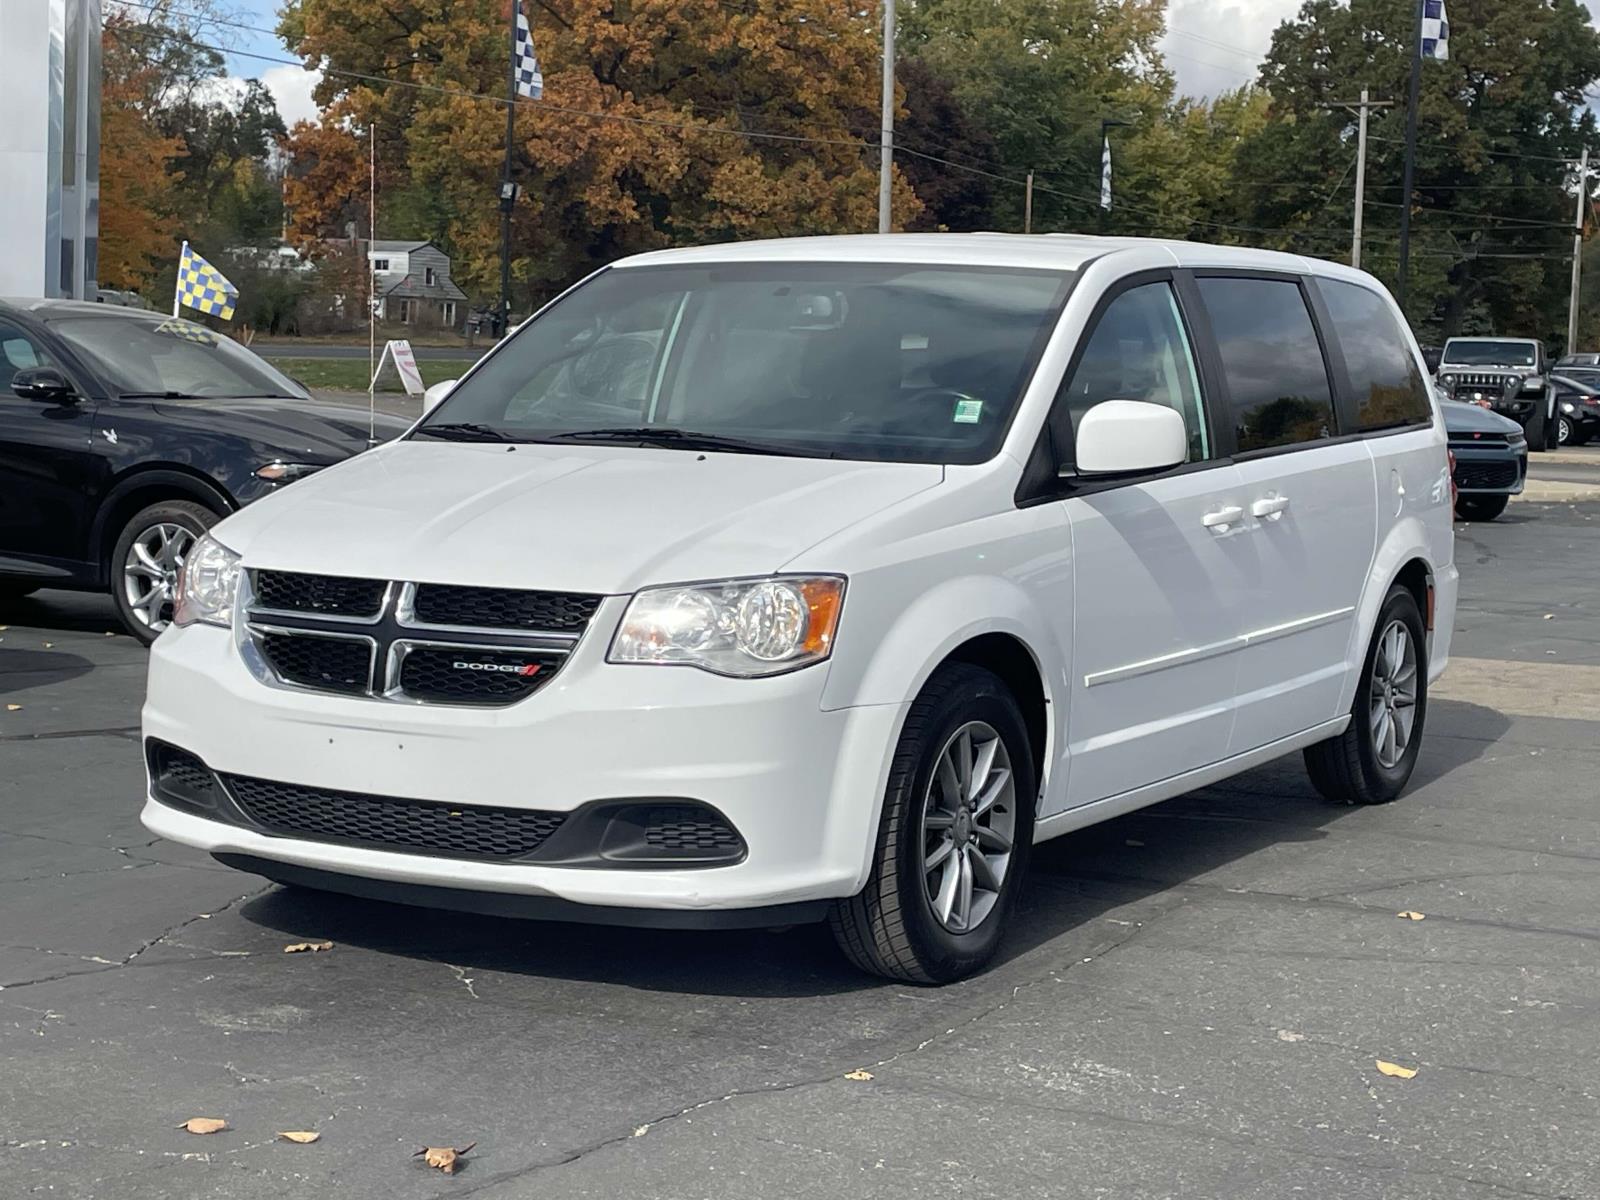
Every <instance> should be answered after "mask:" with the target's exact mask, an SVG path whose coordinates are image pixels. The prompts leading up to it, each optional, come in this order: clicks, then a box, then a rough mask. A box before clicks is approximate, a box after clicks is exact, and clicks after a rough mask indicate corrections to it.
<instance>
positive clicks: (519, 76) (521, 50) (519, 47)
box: [511, 0, 544, 100]
mask: <svg viewBox="0 0 1600 1200" xmlns="http://www.w3.org/2000/svg"><path fill="white" fill-rule="evenodd" d="M511 2H512V3H513V4H515V5H516V6H517V41H516V45H515V47H514V48H513V49H512V51H511V67H512V70H513V71H514V72H515V73H516V80H517V95H519V96H526V97H527V98H528V99H530V100H537V99H539V98H540V97H541V96H543V95H544V73H543V72H542V71H540V70H539V56H538V55H537V54H535V53H534V52H533V29H532V28H531V27H530V26H529V24H528V14H527V12H526V11H525V10H524V9H523V7H522V0H511Z"/></svg>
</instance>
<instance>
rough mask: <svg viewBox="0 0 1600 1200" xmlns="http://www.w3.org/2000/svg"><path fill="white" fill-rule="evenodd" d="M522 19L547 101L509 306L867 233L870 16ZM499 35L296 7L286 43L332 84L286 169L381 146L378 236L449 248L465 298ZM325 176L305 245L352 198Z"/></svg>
mask: <svg viewBox="0 0 1600 1200" xmlns="http://www.w3.org/2000/svg"><path fill="white" fill-rule="evenodd" d="M530 8H531V11H532V14H533V18H534V41H535V44H536V46H537V48H538V51H539V56H540V59H541V62H542V65H543V68H544V79H545V92H544V100H543V101H540V102H532V101H525V102H522V103H520V104H519V105H518V106H517V113H516V139H515V142H514V145H513V150H514V167H515V174H516V179H517V182H518V183H519V184H520V185H521V187H522V198H521V200H520V201H519V203H518V205H517V208H516V211H515V215H514V246H515V258H514V262H513V272H514V278H515V285H516V290H517V307H518V308H520V309H522V310H524V311H525V310H526V308H527V307H528V306H529V305H530V304H532V303H534V302H536V301H537V300H538V299H540V298H542V297H544V296H547V295H549V294H550V293H551V292H552V291H554V290H556V289H557V288H559V287H561V286H563V285H564V284H565V283H567V282H570V281H571V280H572V279H574V278H576V277H578V276H580V275H582V274H584V273H585V272H587V271H588V270H591V269H593V268H594V267H596V266H599V265H601V264H603V263H605V262H608V261H610V260H612V259H614V258H616V257H618V256H619V255H622V254H626V253H630V252H633V251H638V250H645V249H650V248H654V247H658V246H663V245H668V244H682V243H687V242H700V241H709V240H717V239H726V238H732V237H753V236H768V235H776V234H795V233H821V232H838V231H841V230H857V231H866V230H871V229H874V228H875V227H876V206H877V153H876V150H875V148H874V147H873V143H875V141H876V134H875V132H874V130H875V127H876V125H877V106H878V86H877V61H878V57H877V34H876V24H875V22H876V19H877V18H876V16H875V15H874V14H873V13H872V12H871V11H870V10H859V9H850V8H846V7H844V6H840V5H838V4H836V3H832V2H831V0H734V2H730V3H726V4H718V5H708V4H704V3H694V2H692V0H653V2H652V3H642V2H636V3H626V2H624V3H611V2H610V0H606V2H604V3H602V2H601V0H551V2H550V3H541V4H538V5H530ZM508 16H509V14H508V11H507V9H506V7H505V4H504V0H455V2H453V3H445V2H444V0H391V2H389V3H386V4H383V5H381V6H379V5H373V4H370V3H368V2H367V0H293V2H291V3H290V4H288V5H287V7H286V8H285V10H284V14H283V22H282V26H281V32H282V33H283V35H284V37H285V40H286V41H287V42H288V43H289V45H290V46H291V47H292V48H293V49H294V50H295V51H296V52H297V53H299V54H301V55H302V56H303V57H305V58H306V60H307V61H308V62H311V63H319V62H320V63H325V64H326V65H327V66H328V67H329V68H331V70H329V71H328V72H327V73H326V74H325V75H324V77H323V82H322V85H321V90H320V92H319V93H318V99H319V100H320V101H321V102H322V103H323V104H324V105H327V106H329V112H328V113H326V114H325V115H324V118H323V121H322V124H321V127H320V130H319V131H312V130H310V129H306V128H297V129H296V131H295V133H294V135H293V136H292V137H291V139H290V142H289V149H290V152H291V153H292V154H293V155H295V156H296V157H298V156H299V155H300V154H302V153H309V154H313V155H316V156H318V158H319V161H321V159H322V158H323V157H326V158H327V159H328V161H329V162H332V161H334V159H336V158H338V159H339V161H345V160H346V159H348V158H349V157H350V155H351V154H352V153H357V151H355V150H353V149H351V147H354V146H355V145H356V143H357V142H358V141H359V140H360V139H361V138H364V137H365V136H367V134H368V131H371V133H372V135H373V136H374V137H375V139H376V149H377V157H378V160H379V166H378V175H379V180H378V183H379V193H380V200H379V209H380V218H379V225H380V230H379V232H380V233H382V234H384V235H386V236H412V237H428V238H432V239H434V240H438V241H441V242H443V243H444V244H445V246H446V248H447V249H449V250H451V251H452V252H453V253H454V256H455V264H454V275H455V278H456V279H457V280H458V281H460V282H461V283H462V284H463V285H464V286H466V287H467V288H468V290H469V291H476V292H477V293H478V294H479V295H493V294H494V292H495V291H496V290H497V282H496V281H497V277H498V262H499V241H500V239H499V213H498V210H497V207H496V199H497V195H498V188H499V177H500V171H501V163H502V156H503V153H504V138H505V109H504V106H503V104H502V103H500V102H498V98H499V97H502V96H504V94H505V86H506V67H507V62H508V57H509V54H510V45H509V34H508V26H507V20H508ZM352 76H360V77H363V78H361V79H359V80H357V79H354V78H352ZM377 80H388V81H391V82H387V83H384V82H376V81H377ZM340 139H343V140H344V142H345V143H346V149H345V150H342V151H335V150H334V149H333V146H332V143H334V142H336V141H338V140H340ZM341 155H342V156H343V157H342V158H341V157H340V156H341ZM299 171H300V169H299V168H298V167H296V168H295V175H299ZM322 177H323V178H325V179H326V181H327V183H328V185H329V186H328V194H326V195H321V196H313V195H312V194H311V193H312V192H313V191H314V190H315V188H316V187H317V186H318V184H317V182H316V180H317V178H318V177H317V176H316V175H314V174H308V175H306V176H304V177H303V179H304V186H302V185H301V181H299V180H296V179H295V178H293V177H292V178H291V183H290V188H289V191H290V199H291V205H292V208H293V212H292V220H293V222H294V228H295V231H296V235H297V236H299V237H311V236H316V235H317V234H318V233H319V232H325V231H326V229H327V228H328V227H329V226H330V225H335V224H337V219H336V218H335V217H333V216H332V215H331V214H334V213H336V212H337V211H338V210H339V209H340V207H341V204H342V203H343V202H342V200H341V199H340V196H341V195H342V194H343V193H344V192H348V190H349V189H348V188H347V187H345V186H344V184H343V183H341V182H340V180H341V179H342V178H343V177H342V176H340V175H339V174H338V172H337V171H335V170H334V169H332V168H331V167H330V168H329V169H328V170H327V171H326V172H323V173H322ZM896 206H897V212H898V214H899V215H900V217H901V219H906V218H910V217H912V216H914V215H915V213H916V211H917V209H918V207H919V205H918V202H917V200H916V198H915V195H914V194H913V192H912V191H911V189H910V187H909V186H908V185H906V184H905V183H904V182H903V181H901V182H900V183H899V185H898V188H897V191H896Z"/></svg>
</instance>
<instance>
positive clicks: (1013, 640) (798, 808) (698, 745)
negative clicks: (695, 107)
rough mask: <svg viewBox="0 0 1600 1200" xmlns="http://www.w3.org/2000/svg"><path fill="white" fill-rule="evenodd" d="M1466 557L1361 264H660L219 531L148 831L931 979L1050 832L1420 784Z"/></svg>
mask: <svg viewBox="0 0 1600 1200" xmlns="http://www.w3.org/2000/svg"><path fill="white" fill-rule="evenodd" d="M1324 347H1326V351H1327V352H1326V353H1325V352H1324ZM1375 480H1376V481H1377V486H1376V487H1374V481H1375ZM1453 561H1454V559H1453V526H1452V521H1451V505H1450V487H1449V476H1448V471H1447V467H1446V445H1445V429H1444V424H1443V421H1442V419H1441V418H1440V417H1439V414H1438V413H1437V411H1436V408H1435V407H1434V405H1433V404H1432V402H1431V395H1430V391H1429V388H1428V385H1427V382H1426V377H1425V375H1424V372H1423V365H1422V358H1421V354H1420V352H1419V350H1418V348H1417V345H1416V343H1415V341H1414V340H1413V339H1412V337H1411V335H1410V333H1409V332H1408V331H1407V330H1406V327H1405V324H1404V319H1403V317H1402V316H1401V314H1400V311H1399V309H1398V308H1397V307H1396V306H1395V304H1394V302H1393V300H1391V299H1390V297H1389V295H1388V294H1387V293H1386V292H1385V291H1384V290H1383V288H1382V286H1381V285H1379V284H1378V283H1377V282H1376V281H1375V280H1373V279H1372V278H1371V276H1368V275H1365V274H1363V273H1361V272H1359V271H1353V270H1350V269H1349V268H1346V267H1341V266H1336V265H1333V264H1328V263H1311V264H1308V262H1307V260H1305V259H1303V258H1300V257H1295V256H1290V255H1283V254H1273V253H1267V252H1261V251H1251V250H1241V249H1238V248H1234V247H1213V246H1204V245H1197V244H1193V243H1188V242H1157V241H1124V240H1100V239H1094V238H1077V237H1063V236H1043V237H1004V236H993V235H970V236H960V235H933V236H910V235H907V236H896V237H889V238H880V237H845V238H818V239H798V240H790V241H773V242H752V243H748V244H744V245H732V246H707V247H700V248H695V249H684V250H674V251H665V252H659V253H653V254H646V255H643V256H640V257H637V258H632V259H628V260H625V261H623V262H621V263H617V264H614V265H613V266H611V267H609V268H607V269H605V270H603V271H600V272H599V273H597V274H595V275H593V276H591V277H590V278H589V279H588V280H587V281H586V282H584V283H582V284H581V285H579V286H578V287H576V288H574V289H573V290H571V291H569V292H568V293H567V294H565V295H564V296H563V297H561V298H560V299H558V300H557V301H555V302H554V303H553V304H552V305H551V306H549V307H548V308H546V309H545V310H544V311H543V312H542V313H541V314H540V315H538V316H536V317H535V318H533V319H532V320H531V321H530V322H527V323H525V324H524V325H523V326H522V327H520V328H519V329H518V331H517V332H516V333H515V334H513V335H512V336H511V337H510V338H509V339H507V340H506V341H505V342H504V343H502V344H501V345H499V346H497V347H496V348H495V349H494V351H493V352H491V353H490V354H488V355H487V356H485V358H484V359H483V360H482V361H480V362H479V363H478V364H477V365H476V366H475V367H473V368H472V369H471V371H470V372H469V373H468V374H467V375H466V376H465V378H463V379H462V380H461V381H460V382H459V383H458V384H456V386H455V387H454V388H453V389H452V390H451V391H450V393H449V395H448V397H447V398H445V399H444V401H443V402H442V403H440V404H439V405H438V406H437V407H435V408H433V409H432V410H431V411H430V412H429V413H428V415H427V416H426V417H425V418H424V419H423V420H422V421H421V422H420V423H419V424H418V426H417V427H416V428H415V429H413V430H412V431H411V432H410V433H409V434H408V435H407V436H405V437H404V438H402V439H400V440H398V441H396V442H394V443H391V444H390V445H388V446H384V447H381V448H379V449H377V450H374V451H371V452H370V453H368V454H364V455H361V456H360V457H358V458H356V459H355V460H353V461H352V462H350V463H347V464H344V465H342V466H340V467H338V468H337V469H335V470H332V471H328V472H325V473H323V474H321V475H318V476H314V477H313V478H311V479H308V480H306V481H304V482H302V483H299V484H296V485H295V486H294V487H293V488H291V489H289V490H288V491H287V492H285V493H284V494H283V495H281V496H273V497H271V498H269V499H268V500H267V501H266V502H264V503H261V504H257V505H253V506H251V507H249V508H246V509H244V510H243V511H242V512H239V513H236V514H234V515H233V516H231V517H229V518H228V519H227V520H225V521H223V522H221V523H220V524H218V525H217V526H216V527H215V528H214V529H212V530H211V531H210V532H209V533H208V534H207V535H206V536H205V538H204V539H202V541H201V542H200V544H199V545H198V546H197V547H196V549H195V551H194V552H193V553H192V554H191V555H190V557H189V559H188V561H187V563H186V564H185V567H184V574H183V587H182V591H181V595H180V599H179V604H178V610H177V615H176V618H175V621H174V628H173V629H172V630H170V631H169V632H168V633H167V634H165V635H164V636H163V637H162V638H161V640H160V641H159V642H157V643H156V646H155V649H154V651H153V653H152V657H151V669H150V680H149V698H148V701H147V703H146V705H145V708H144V738H145V749H146V756H147V763H148V771H149V774H148V780H147V783H148V787H149V793H148V800H147V803H146V805H145V808H144V810H143V820H144V823H145V825H146V826H147V828H149V829H150V831H151V832H152V833H153V834H156V835H158V836H161V837H164V838H170V839H172V840H174V841H177V842H182V843H185V844H188V845H191V846H197V847H200V848H202V849H204V850H207V851H210V852H211V853H212V854H214V855H215V856H216V857H217V858H218V859H220V860H221V861H222V862H224V863H227V864H230V865H233V866H236V867H239V868H242V869H244V870H247V871H252V872H255V873H258V874H262V875H265V876H266V877H268V878H270V879H275V880H280V881H284V882H288V883H294V884H301V885H307V886H311V887H316V888H326V889H329V890H333V891H339V892H347V893H354V894H359V895H365V896H376V897H386V898H391V899H395V900H401V901H405V902H409V903H415V904H422V905H435V906H443V907H456V908H462V909H467V910H470V911H476V912H496V913H516V914H521V915H526V916H544V917H560V918H564V919H577V920H585V921H609V922H623V923H627V922H637V923H642V924H645V925H649V926H652V927H662V926H688V927H694V928H704V927H708V926H719V925H735V926H737V925H747V926H760V927H764V926H771V925H775V924H789V923H792V922H797V921H803V920H812V919H822V918H826V919H828V920H830V921H831V923H832V926H833V930H834V933H835V934H836V936H837V939H838V941H839V943H840V945H841V947H842V948H843V950H844V952H845V953H846V954H847V955H848V956H849V957H850V958H851V959H852V960H853V961H855V962H856V963H857V964H859V965H860V966H862V967H863V968H865V969H867V970H869V971H874V972H877V973H879V974H882V975H886V976H889V977H892V978H897V979H903V980H908V981H913V982H919V983H934V982H940V981H945V980H950V979H954V978H957V977H959V976H962V975H965V974H968V973H970V972H972V971H974V970H977V969H978V968H980V967H981V966H982V965H983V964H984V963H985V962H987V961H988V960H989V958H990V957H991V956H992V955H993V954H994V953H995V950H996V947H997V945H998V944H999V941H1000V938H1001V935H1002V932H1003V930H1004V929H1005V927H1006V925H1007V923H1008V922H1009V921H1010V920H1011V919H1012V917H1013V915H1014V907H1015V904H1016V900H1017V895H1018V891H1019V889H1020V887H1021V886H1022V881H1023V878H1024V876H1025V873H1026V868H1027V863H1028V857H1029V852H1030V847H1031V846H1032V845H1033V844H1034V843H1035V842H1038V841H1043V840H1045V839H1048V838H1052V837H1055V836H1058V835H1060V834H1063V833H1067V832H1069V831H1071V830H1074V829H1079V828H1081V827H1083V826H1086V825H1089V824H1092V823H1094V822H1097V821H1102V820H1105V819H1107V818H1108V817H1112V816H1115V815H1117V814H1119V813H1125V812H1129V811H1131V810H1133V809H1137V808H1140V807H1143V806H1144V805H1148V804H1153V803H1155V802H1157V801H1160V800H1163V799H1166V798H1168V797H1171V796H1175V795H1178V794H1180V793H1183V792H1187V791H1190V790H1191V789H1193V788H1196V787H1200V786H1203V785H1205V784H1208V783H1211V782H1215V781H1217V780H1220V779H1223V778H1225V777H1228V776H1231V775H1234V774H1237V773H1238V772H1240V771H1244V770H1247V769H1249V768H1251V767H1254V766H1256V765H1258V764H1260V763H1264V762H1266V761H1268V760H1270V759H1274V758H1277V757H1279V756H1281V755H1284V754H1288V753H1291V752H1294V751H1304V755H1305V760H1306V763H1307V765H1308V767H1309V770H1310V775H1311V779H1312V781H1313V782H1314V784H1315V785H1316V787H1317V788H1318V789H1319V790H1320V791H1321V792H1322V793H1323V794H1324V795H1326V796H1328V797H1329V798H1330V799H1333V800H1335V801H1338V802H1341V803H1378V802H1383V801H1388V800H1392V799H1394V798H1395V797H1396V796H1398V795H1399V794H1400V792H1401V790H1402V789H1403V788H1404V787H1405V785H1406V782H1407V780H1408V779H1409V777H1410V774H1411V770H1412V767H1413V765H1414V763H1415V762H1416V757H1417V752H1418V748H1419V746H1420V744H1421V739H1422V734H1423V727H1424V722H1425V718H1426V714H1427V699H1428V683H1429V681H1430V680H1432V679H1434V678H1435V677H1437V675H1438V674H1439V673H1440V672H1441V671H1442V670H1443V669H1444V666H1445V663H1446V660H1447V658H1448V655H1449V650H1450V637H1451V630H1452V626H1453V617H1454V612H1455V602H1456V592H1457V572H1456V568H1455V566H1454V565H1453ZM246 729H247V730H249V731H250V736H248V737H243V736H240V731H241V730H246Z"/></svg>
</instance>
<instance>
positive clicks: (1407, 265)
mask: <svg viewBox="0 0 1600 1200" xmlns="http://www.w3.org/2000/svg"><path fill="white" fill-rule="evenodd" d="M1414 7H1415V8H1416V10H1417V28H1416V32H1415V33H1414V34H1413V35H1412V38H1411V86H1410V90H1409V91H1408V92H1407V93H1406V166H1405V171H1404V178H1403V181H1402V183H1401V185H1400V271H1399V274H1398V276H1397V278H1396V280H1395V283H1396V286H1395V299H1396V300H1398V301H1399V302H1400V311H1401V312H1402V313H1403V312H1405V308H1406V286H1407V284H1409V283H1410V276H1411V189H1412V188H1413V187H1415V186H1416V182H1417V93H1418V92H1419V91H1420V90H1421V89H1422V18H1423V14H1424V13H1425V12H1426V11H1427V5H1426V2H1425V0H1416V2H1415V4H1414Z"/></svg>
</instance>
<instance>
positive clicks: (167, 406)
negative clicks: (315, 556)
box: [0, 300, 407, 642]
mask: <svg viewBox="0 0 1600 1200" xmlns="http://www.w3.org/2000/svg"><path fill="white" fill-rule="evenodd" d="M374 420H375V425H374V427H373V429H372V433H373V434H375V437H376V440H378V441H387V440H388V439H389V438H392V437H394V436H395V435H396V434H398V433H400V432H402V431H403V430H404V429H405V428H406V424H407V423H406V422H405V421H401V420H399V419H397V418H394V417H389V416H385V415H383V414H378V416H377V417H376V418H375V419H374ZM369 444H370V441H369V426H368V414H367V412H366V411H365V410H364V409H360V408H349V407H343V406H339V405H329V404H318V403H316V402H315V401H313V400H312V399H311V396H310V394H309V393H308V392H307V391H306V390H305V389H304V388H303V387H301V386H300V385H299V384H297V383H295V382H294V381H293V380H291V379H289V378H288V377H287V376H285V375H283V374H281V373H280V372H278V371H276V370H274V369H273V368H272V367H271V366H269V365H268V364H267V363H266V362H264V361H262V360H261V359H260V358H258V357H257V356H256V355H254V354H252V353H251V352H250V351H248V350H246V349H245V348H244V347H243V346H241V345H239V344H238V343H237V342H235V341H233V340H232V339H231V338H228V337H226V336H224V335H222V334H219V333H216V332H214V331H212V330H210V329H208V328H206V327H205V326H203V325H200V324H197V323H195V322H192V321H187V320H183V319H180V318H175V317H169V316H165V315H163V314H160V313H152V312H141V311H139V310H137V309H132V308H124V307H121V306H117V305H110V304H85V303H78V302H73V301H66V300H13V301H0V607H4V606H5V605H6V604H8V603H10V602H12V601H14V600H16V599H17V598H18V597H20V596H25V595H27V594H28V593H30V592H33V591H37V590H38V589H39V588H42V587H55V588H75V589H79V590H93V591H106V590H109V591H110V593H111V595H112V596H113V597H114V598H115V600H116V604H117V611H118V612H119V613H120V615H121V617H122V620H123V623H124V624H125V625H126V626H127V627H128V630H129V631H130V632H131V633H132V634H133V635H134V636H136V637H138V638H139V639H141V640H142V641H146V642H149V641H153V640H154V639H155V636H156V635H157V634H158V633H160V632H161V630H162V629H164V628H165V627H166V625H167V622H168V621H169V620H170V618H171V609H172V596H173V585H174V583H175V581H176V577H177V570H178V567H179V566H180V565H181V564H182V562H183V556H184V554H185V553H186V552H187V551H188V549H189V547H190V546H191V545H192V544H193V543H194V540H195V538H196V536H197V535H198V534H200V533H201V532H203V531H204V530H205V529H206V528H208V527H209V526H210V525H212V524H214V523H215V522H216V521H218V520H220V519H221V518H222V517H224V516H226V515H227V514H228V513H230V512H233V511H234V510H235V509H237V508H239V507H240V506H241V505H244V504H248V503H250V502H251V501H252V500H258V499H260V498H261V497H262V496H265V495H268V494H270V493H271V492H273V491H274V490H276V489H277V488H280V487H284V486H285V485H287V484H289V483H290V482H292V481H293V480H295V479H298V478H300V477H302V476H304V475H307V474H310V473H311V472H313V471H316V470H318V469H320V468H322V467H325V466H328V465H330V464H332V463H336V462H339V461H340V460H341V459H345V458H348V457H350V455H352V454H356V453H359V452H360V451H362V450H364V449H366V448H367V446H368V445H369Z"/></svg>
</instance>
